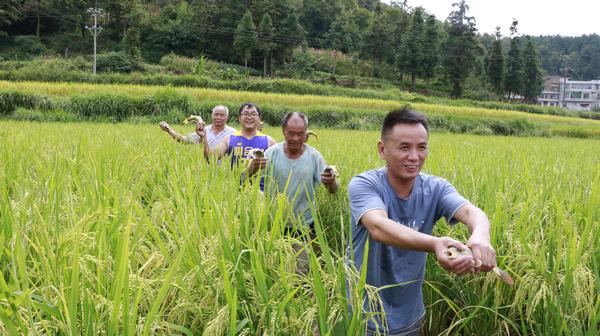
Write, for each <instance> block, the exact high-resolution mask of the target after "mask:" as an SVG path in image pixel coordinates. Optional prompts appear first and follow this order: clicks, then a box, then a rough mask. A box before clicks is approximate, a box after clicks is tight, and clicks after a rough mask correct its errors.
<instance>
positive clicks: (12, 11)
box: [0, 0, 20, 27]
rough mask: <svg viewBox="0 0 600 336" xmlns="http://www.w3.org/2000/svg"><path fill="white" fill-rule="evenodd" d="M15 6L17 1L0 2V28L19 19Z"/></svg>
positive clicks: (6, 0)
mask: <svg viewBox="0 0 600 336" xmlns="http://www.w3.org/2000/svg"><path fill="white" fill-rule="evenodd" d="M17 6H18V2H17V0H5V1H2V2H0V27H2V26H8V25H9V24H11V23H13V22H15V21H17V20H18V19H19V17H20V15H19V9H18V8H17Z"/></svg>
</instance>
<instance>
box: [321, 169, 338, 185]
mask: <svg viewBox="0 0 600 336" xmlns="http://www.w3.org/2000/svg"><path fill="white" fill-rule="evenodd" d="M335 182H336V181H335V175H333V174H332V173H331V171H325V172H323V173H321V183H323V184H324V185H326V186H330V185H332V184H334V183H335Z"/></svg>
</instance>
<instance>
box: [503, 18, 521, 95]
mask: <svg viewBox="0 0 600 336" xmlns="http://www.w3.org/2000/svg"><path fill="white" fill-rule="evenodd" d="M518 24H519V21H517V20H513V22H512V25H511V26H510V50H509V51H508V58H507V60H506V75H505V77H504V89H505V90H506V92H507V93H508V99H509V100H510V99H511V97H512V95H513V94H516V93H520V92H521V91H522V89H523V58H522V57H521V43H520V40H519V37H518V35H517V34H518V30H517V25H518Z"/></svg>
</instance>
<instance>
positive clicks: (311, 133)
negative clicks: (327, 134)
mask: <svg viewBox="0 0 600 336" xmlns="http://www.w3.org/2000/svg"><path fill="white" fill-rule="evenodd" d="M311 135H312V136H314V137H315V139H317V141H319V137H318V136H317V133H315V132H313V131H306V141H308V138H310V136H311Z"/></svg>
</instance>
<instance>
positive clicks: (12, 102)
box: [0, 91, 54, 115]
mask: <svg viewBox="0 0 600 336" xmlns="http://www.w3.org/2000/svg"><path fill="white" fill-rule="evenodd" d="M53 107H54V104H53V102H52V100H51V99H50V98H49V97H45V96H40V95H35V94H28V93H22V92H17V91H0V115H9V114H11V113H13V112H14V111H15V110H16V109H17V108H26V109H51V108H53Z"/></svg>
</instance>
